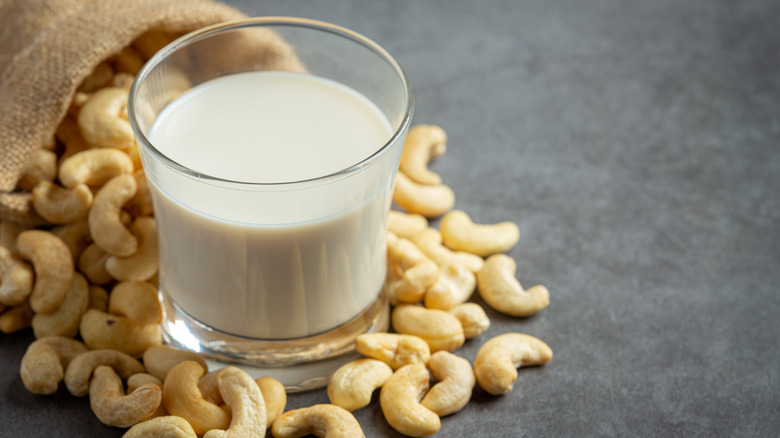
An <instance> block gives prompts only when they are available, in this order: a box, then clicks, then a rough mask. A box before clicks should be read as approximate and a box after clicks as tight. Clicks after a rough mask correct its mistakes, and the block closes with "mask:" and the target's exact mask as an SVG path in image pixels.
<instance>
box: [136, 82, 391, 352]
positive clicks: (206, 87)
mask: <svg viewBox="0 0 780 438" xmlns="http://www.w3.org/2000/svg"><path fill="white" fill-rule="evenodd" d="M391 134H392V130H391V126H390V123H389V122H388V120H387V119H386V117H385V116H384V115H383V114H382V112H381V111H380V110H379V109H378V108H377V107H376V106H375V105H374V104H373V103H372V102H370V101H369V100H368V99H366V98H365V97H364V96H362V95H361V94H359V93H357V92H356V91H354V90H352V89H350V88H347V87H345V86H343V85H340V84H337V83H335V82H332V81H328V80H325V79H322V78H317V77H314V76H308V75H300V74H291V73H276V72H274V73H270V72H252V73H242V74H236V75H232V76H226V77H223V78H219V79H216V80H212V81H209V82H207V83H204V84H201V85H199V86H197V87H195V88H194V89H192V90H190V91H188V92H187V93H185V94H183V95H182V96H180V97H178V98H177V99H176V100H175V101H174V102H172V103H171V104H170V105H168V106H167V107H166V108H165V109H164V110H163V111H162V112H161V113H160V115H159V116H158V117H157V119H156V121H155V123H154V125H153V127H152V129H151V130H150V132H149V135H148V138H149V140H150V142H151V143H152V144H153V145H154V146H155V147H156V148H157V149H158V150H159V151H160V152H162V153H163V154H164V155H166V156H167V157H169V158H170V159H172V160H173V161H175V162H177V163H179V164H181V165H183V166H185V167H188V168H189V169H191V170H193V171H194V172H195V173H196V174H197V173H200V174H205V175H209V176H211V177H215V178H220V179H225V180H231V181H240V182H248V183H285V182H294V181H303V180H309V179H313V178H318V177H323V176H326V175H331V174H333V173H337V172H339V171H341V170H343V169H345V168H348V167H350V166H352V165H354V164H356V163H359V162H361V161H363V160H365V159H366V158H368V157H369V156H371V155H373V154H374V153H375V152H377V151H378V150H379V149H380V148H381V147H382V146H383V145H384V144H385V143H387V141H388V140H389V139H390V137H391ZM176 181H177V180H175V179H170V180H165V179H160V180H158V181H155V180H152V181H150V182H151V184H150V187H151V190H152V196H153V201H154V207H155V216H156V218H157V222H158V231H159V234H160V252H161V254H160V260H161V266H160V285H161V288H162V290H163V293H164V294H165V295H166V299H171V300H172V301H173V302H174V303H175V304H176V305H177V306H179V307H180V308H181V309H182V310H183V311H185V312H187V313H188V314H190V315H191V316H192V317H194V318H195V319H197V320H198V321H200V322H202V323H204V324H206V325H208V326H210V327H212V328H215V329H217V330H219V331H223V332H226V333H229V334H233V335H238V336H245V337H249V338H256V339H290V338H297V337H303V336H309V335H313V334H317V333H321V332H324V331H328V330H330V329H333V328H335V327H336V326H338V325H340V324H342V323H345V322H347V321H349V320H350V319H352V318H353V317H355V316H356V315H358V314H359V313H361V312H362V311H363V310H365V309H366V308H367V307H368V306H369V305H370V304H371V303H373V302H374V301H375V300H376V298H377V297H378V294H379V291H380V289H381V287H382V283H383V281H384V270H385V250H384V245H385V240H384V239H385V237H384V235H385V233H384V229H385V217H386V212H387V208H389V202H390V201H389V196H390V195H389V189H388V188H387V187H383V186H382V185H381V184H379V185H378V186H377V187H376V189H373V188H372V189H370V190H367V192H366V193H364V194H362V195H361V196H359V197H356V198H355V199H354V202H353V201H350V202H353V205H351V206H350V207H349V208H345V209H343V211H339V212H336V213H335V214H334V213H332V212H328V213H327V214H323V211H324V210H323V206H326V205H328V204H329V202H330V200H331V199H342V198H344V197H345V196H347V195H345V193H344V191H343V187H342V186H339V185H337V184H333V185H332V186H333V187H332V189H331V185H330V184H320V185H319V186H318V187H317V190H318V192H317V195H316V197H315V198H316V200H317V202H303V203H302V202H301V201H300V199H301V198H300V197H296V196H295V195H294V193H293V192H290V193H291V194H290V195H289V196H286V195H285V192H284V191H282V192H280V193H278V194H277V195H276V196H275V197H274V198H267V197H266V198H264V197H259V198H258V199H259V201H258V202H265V203H267V205H252V206H248V205H246V204H244V203H230V202H225V199H226V198H225V197H220V196H214V195H213V192H211V191H208V192H206V193H207V194H206V195H204V196H203V197H202V199H201V198H198V199H197V203H198V205H200V206H202V207H204V208H192V207H191V206H188V205H185V203H182V202H179V201H178V200H176V199H172V198H171V196H169V193H176V189H177V187H174V186H175V185H176V184H177V182H176ZM355 183H356V184H358V183H360V180H359V179H355ZM386 185H387V184H385V186H386ZM339 187H342V188H341V189H340V188H339ZM226 190H230V189H226ZM303 190H306V189H303ZM348 196H350V197H354V194H350V195H348ZM195 197H196V198H197V194H195ZM228 198H229V197H228ZM267 199H273V202H267ZM264 200H266V201H264ZM215 205H218V206H219V208H217V209H214V208H212V209H209V206H211V207H213V206H215ZM253 209H254V210H258V209H259V210H262V211H265V212H269V213H270V212H274V211H278V212H280V215H279V216H280V217H283V216H284V214H282V213H283V212H285V211H287V210H295V211H298V212H300V211H303V212H304V213H305V215H304V216H307V215H308V216H309V217H310V218H313V219H312V220H296V221H294V222H293V223H289V222H285V221H283V220H282V221H273V220H272V221H269V220H268V217H273V215H270V216H269V215H264V216H263V219H259V220H257V221H255V220H253V219H252V217H253V216H252V215H251V214H247V212H248V211H250V210H253ZM204 212H207V213H204ZM309 213H310V214H309Z"/></svg>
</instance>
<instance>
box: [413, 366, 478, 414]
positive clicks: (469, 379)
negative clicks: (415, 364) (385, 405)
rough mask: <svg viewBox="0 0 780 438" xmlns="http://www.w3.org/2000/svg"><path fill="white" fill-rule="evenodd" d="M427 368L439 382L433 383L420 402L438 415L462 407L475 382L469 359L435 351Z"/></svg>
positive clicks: (469, 397)
mask: <svg viewBox="0 0 780 438" xmlns="http://www.w3.org/2000/svg"><path fill="white" fill-rule="evenodd" d="M428 368H430V370H431V375H432V376H433V378H434V379H436V380H438V381H439V383H437V384H435V385H433V387H432V388H431V390H430V391H428V393H427V394H425V397H423V399H422V402H420V404H422V405H423V406H425V407H426V408H428V409H430V410H432V411H433V412H435V413H436V415H438V416H440V417H443V416H445V415H450V414H454V413H455V412H458V411H459V410H461V409H463V407H464V406H466V403H468V402H469V400H470V399H471V390H472V389H473V388H474V385H475V384H476V380H475V378H474V371H473V370H472V369H471V364H470V363H469V361H467V360H466V359H464V358H462V357H459V356H456V355H454V354H452V353H448V352H446V351H437V352H436V353H434V354H433V355H432V356H431V360H430V361H428Z"/></svg>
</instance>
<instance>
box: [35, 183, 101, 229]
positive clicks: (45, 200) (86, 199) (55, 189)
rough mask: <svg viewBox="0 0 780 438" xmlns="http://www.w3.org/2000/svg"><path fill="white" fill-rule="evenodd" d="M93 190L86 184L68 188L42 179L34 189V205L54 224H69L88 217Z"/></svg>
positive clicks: (43, 216) (38, 211)
mask: <svg viewBox="0 0 780 438" xmlns="http://www.w3.org/2000/svg"><path fill="white" fill-rule="evenodd" d="M92 198H93V196H92V191H91V190H90V189H89V187H87V185H86V184H78V185H76V186H75V187H73V188H72V189H66V188H63V187H60V186H58V185H57V184H54V183H52V182H49V181H41V182H40V183H38V185H36V186H35V187H34V188H33V190H32V206H33V208H34V209H35V211H36V212H37V213H38V214H39V215H41V217H42V218H44V219H46V220H47V221H49V222H51V223H53V224H67V223H71V222H76V221H79V220H81V219H84V218H86V217H87V212H88V211H89V207H90V206H91V205H92Z"/></svg>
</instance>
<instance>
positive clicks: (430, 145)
mask: <svg viewBox="0 0 780 438" xmlns="http://www.w3.org/2000/svg"><path fill="white" fill-rule="evenodd" d="M446 151H447V133H446V132H444V130H443V129H441V128H440V127H438V126H435V125H417V126H415V127H413V128H412V129H410V130H409V133H408V134H407V135H406V142H405V143H404V149H403V152H401V163H400V166H399V169H400V170H401V172H403V173H404V174H406V175H407V176H408V177H409V178H411V179H412V180H414V181H415V182H417V183H420V184H425V185H431V186H433V185H437V184H441V176H439V174H438V173H436V172H432V171H430V170H428V161H430V160H431V159H432V158H436V157H439V156H441V155H443V154H444V152H446Z"/></svg>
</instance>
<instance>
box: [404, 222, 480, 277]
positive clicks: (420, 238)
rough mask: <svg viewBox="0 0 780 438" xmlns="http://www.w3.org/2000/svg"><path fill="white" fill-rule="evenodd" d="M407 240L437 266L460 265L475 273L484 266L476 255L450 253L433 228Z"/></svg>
mask: <svg viewBox="0 0 780 438" xmlns="http://www.w3.org/2000/svg"><path fill="white" fill-rule="evenodd" d="M409 240H411V241H412V243H414V244H415V245H417V247H418V248H420V251H422V252H423V253H424V254H425V255H427V256H428V257H430V258H431V260H433V261H434V262H436V264H437V265H439V266H447V265H460V266H465V267H466V268H468V270H470V271H471V272H475V273H476V272H477V271H479V270H480V269H482V266H483V265H484V264H485V261H484V260H482V257H480V256H478V255H475V254H471V253H468V252H464V251H452V250H450V249H449V248H447V247H446V246H444V245H443V244H442V237H441V233H440V232H439V230H437V229H435V228H427V229H425V230H423V231H421V232H419V233H417V234H414V235H412V236H411V237H409Z"/></svg>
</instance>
